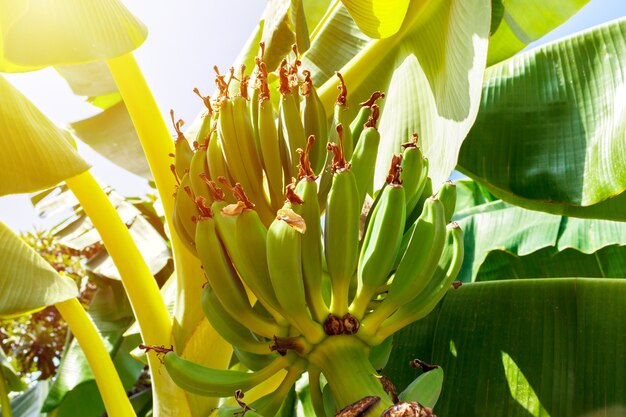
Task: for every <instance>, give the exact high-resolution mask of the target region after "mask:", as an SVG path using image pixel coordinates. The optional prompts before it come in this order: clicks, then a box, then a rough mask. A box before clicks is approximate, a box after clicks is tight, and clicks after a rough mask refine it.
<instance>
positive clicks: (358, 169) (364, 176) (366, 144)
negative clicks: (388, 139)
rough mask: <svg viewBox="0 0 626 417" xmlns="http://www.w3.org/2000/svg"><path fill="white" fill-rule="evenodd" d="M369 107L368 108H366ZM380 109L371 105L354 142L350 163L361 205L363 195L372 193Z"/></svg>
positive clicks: (378, 141)
mask: <svg viewBox="0 0 626 417" xmlns="http://www.w3.org/2000/svg"><path fill="white" fill-rule="evenodd" d="M368 109H369V108H368ZM379 114H380V110H379V108H378V106H377V105H375V104H374V105H372V107H371V115H370V116H369V119H368V121H367V123H366V124H365V128H364V129H363V130H362V132H361V137H360V138H359V141H358V142H357V144H356V147H355V149H354V153H353V154H352V159H351V160H350V165H351V169H352V172H354V178H355V179H356V184H357V188H358V190H359V204H360V205H361V207H363V202H364V201H365V196H366V195H367V194H368V193H369V194H372V187H373V185H374V170H375V168H376V156H377V154H378V145H379V143H380V133H378V129H376V122H377V120H378V116H379Z"/></svg>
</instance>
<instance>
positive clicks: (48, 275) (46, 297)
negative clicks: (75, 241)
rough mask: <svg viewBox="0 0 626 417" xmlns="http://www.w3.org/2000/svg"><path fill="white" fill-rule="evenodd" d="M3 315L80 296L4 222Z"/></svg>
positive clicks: (0, 232)
mask: <svg viewBox="0 0 626 417" xmlns="http://www.w3.org/2000/svg"><path fill="white" fill-rule="evenodd" d="M0 259H2V262H0V294H2V297H0V317H11V316H16V315H19V314H26V313H29V312H32V311H35V310H38V309H41V308H43V307H45V306H49V305H52V304H55V303H58V302H61V301H65V300H68V299H70V298H73V297H76V296H77V295H78V289H77V288H76V284H75V283H74V281H72V280H71V279H70V278H67V277H62V276H60V275H59V273H58V272H57V271H56V270H54V269H53V268H52V267H51V266H50V265H49V264H48V263H47V262H46V261H45V260H44V259H43V258H42V257H41V256H39V254H37V252H35V250H34V249H32V248H31V247H29V246H28V245H27V244H26V243H24V241H22V239H20V238H19V237H18V236H17V235H16V234H15V233H13V232H12V231H11V230H10V229H9V228H8V227H6V226H5V225H4V224H3V223H1V222H0Z"/></svg>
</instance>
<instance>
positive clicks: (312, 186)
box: [294, 136, 330, 323]
mask: <svg viewBox="0 0 626 417" xmlns="http://www.w3.org/2000/svg"><path fill="white" fill-rule="evenodd" d="M314 142H315V138H314V137H313V136H309V139H308V141H307V149H306V150H305V151H302V150H301V149H300V150H299V151H300V152H299V154H300V173H299V175H298V176H299V182H298V184H297V185H296V187H295V193H296V195H298V196H299V197H300V198H301V199H302V204H298V205H294V211H295V212H296V213H297V214H299V215H301V216H302V218H303V219H304V222H305V224H306V225H307V228H306V232H305V233H303V235H302V275H303V277H304V287H305V290H306V291H305V292H306V298H307V303H308V305H309V309H310V310H311V315H312V316H313V318H314V319H315V320H316V321H317V322H320V323H321V322H323V321H324V320H325V319H326V317H327V316H328V314H329V312H330V311H329V310H328V306H327V305H326V303H325V301H324V295H323V294H324V290H323V288H322V286H323V284H322V275H323V271H322V268H323V265H322V257H323V247H322V227H321V222H320V215H321V214H320V207H319V203H318V201H317V183H316V182H315V173H314V172H313V168H312V166H311V165H312V164H311V161H310V160H309V155H310V152H311V150H312V148H313V145H314Z"/></svg>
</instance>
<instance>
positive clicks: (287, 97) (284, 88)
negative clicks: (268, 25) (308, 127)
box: [278, 59, 306, 171]
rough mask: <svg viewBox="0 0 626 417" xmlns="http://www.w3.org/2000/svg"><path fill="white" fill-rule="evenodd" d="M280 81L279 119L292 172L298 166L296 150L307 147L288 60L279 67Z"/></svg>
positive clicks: (284, 60)
mask: <svg viewBox="0 0 626 417" xmlns="http://www.w3.org/2000/svg"><path fill="white" fill-rule="evenodd" d="M279 80H280V94H281V98H280V104H279V105H278V118H279V120H280V123H279V125H280V127H281V129H282V135H283V137H284V138H285V139H286V143H287V144H288V146H289V158H290V161H291V168H292V171H293V170H294V169H295V167H296V166H297V165H298V153H297V152H296V149H298V148H300V149H304V148H305V147H306V136H305V134H304V126H302V121H301V120H300V108H299V106H300V105H299V103H298V98H297V97H296V96H295V95H294V93H293V91H292V88H291V85H290V82H289V74H288V68H287V60H286V59H283V61H282V62H281V64H280V67H279Z"/></svg>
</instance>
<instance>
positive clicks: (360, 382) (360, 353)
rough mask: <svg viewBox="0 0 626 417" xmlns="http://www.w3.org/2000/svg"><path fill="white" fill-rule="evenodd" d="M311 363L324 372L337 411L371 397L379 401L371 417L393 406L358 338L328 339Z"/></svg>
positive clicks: (311, 358)
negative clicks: (377, 398)
mask: <svg viewBox="0 0 626 417" xmlns="http://www.w3.org/2000/svg"><path fill="white" fill-rule="evenodd" d="M309 361H310V363H311V364H312V365H314V366H316V367H318V368H320V369H321V370H322V373H323V374H324V376H325V377H326V380H327V381H328V384H329V385H330V390H331V391H332V393H333V395H334V397H335V401H336V403H337V408H338V409H342V408H343V407H345V406H347V405H349V404H352V403H354V402H357V401H359V400H361V399H362V398H364V397H366V396H370V395H376V396H379V397H380V400H379V401H378V402H377V403H375V404H374V405H373V406H372V407H371V408H370V409H369V410H368V413H367V415H368V416H370V415H371V416H377V415H380V414H381V413H382V412H383V411H384V410H385V409H387V408H388V407H391V406H392V405H393V403H392V402H391V400H390V399H389V396H388V395H387V393H386V392H385V390H384V389H383V386H382V384H381V382H380V380H379V378H378V375H377V374H376V370H374V368H373V367H372V365H371V364H370V362H369V347H368V346H367V345H366V344H365V343H363V342H362V341H361V340H359V339H357V338H356V337H353V336H345V335H339V336H333V337H328V338H326V339H325V340H324V341H323V342H322V343H321V344H319V345H318V346H317V347H316V348H315V350H314V351H313V352H311V354H309ZM309 383H310V382H309Z"/></svg>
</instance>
